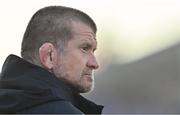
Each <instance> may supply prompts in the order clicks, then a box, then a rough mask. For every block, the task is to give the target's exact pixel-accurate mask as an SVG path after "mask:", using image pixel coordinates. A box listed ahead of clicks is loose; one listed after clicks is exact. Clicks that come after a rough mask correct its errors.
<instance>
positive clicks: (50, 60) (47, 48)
mask: <svg viewBox="0 0 180 115" xmlns="http://www.w3.org/2000/svg"><path fill="white" fill-rule="evenodd" d="M56 53H57V52H56V48H55V47H54V45H53V44H52V43H48V42H47V43H44V44H43V45H42V46H41V47H40V48H39V60H40V62H41V64H42V66H43V67H44V68H46V69H48V70H49V71H50V70H51V69H52V68H53V66H54V64H55V63H54V62H55V61H56V59H57V58H56V56H57V54H56Z"/></svg>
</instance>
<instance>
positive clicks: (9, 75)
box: [0, 55, 103, 114]
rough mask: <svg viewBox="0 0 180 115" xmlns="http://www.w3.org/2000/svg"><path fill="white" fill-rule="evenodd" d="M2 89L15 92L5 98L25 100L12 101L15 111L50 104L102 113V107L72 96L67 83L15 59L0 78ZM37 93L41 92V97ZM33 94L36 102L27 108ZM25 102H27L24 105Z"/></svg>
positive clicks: (0, 87) (7, 63)
mask: <svg viewBox="0 0 180 115" xmlns="http://www.w3.org/2000/svg"><path fill="white" fill-rule="evenodd" d="M26 81H27V82H26ZM2 89H14V90H13V91H10V92H4V93H5V94H9V93H14V94H17V95H20V94H21V95H23V96H24V97H23V96H22V98H23V99H22V101H17V100H14V101H15V102H14V103H16V104H18V105H19V106H18V108H16V109H17V110H20V109H24V108H25V107H26V106H27V107H29V106H32V105H34V104H37V103H44V102H47V101H52V100H67V101H70V102H71V103H72V104H73V105H74V106H76V107H77V108H79V109H80V110H81V111H82V112H84V113H89V114H90V113H101V111H102V109H103V106H99V105H96V104H95V103H93V102H91V101H89V100H87V99H85V98H84V97H82V96H81V95H79V94H77V93H75V92H73V90H72V89H71V88H70V87H68V85H66V83H64V82H63V81H62V80H59V79H58V78H57V77H56V76H54V75H53V74H52V73H50V72H48V71H47V70H45V69H43V68H41V67H39V66H36V65H34V64H31V63H29V62H27V61H25V60H24V59H22V58H20V57H18V56H15V55H10V56H8V57H7V59H6V61H5V63H4V65H3V68H2V72H1V76H0V90H2ZM15 92H16V93H15ZM17 92H21V93H17ZM27 92H28V93H27ZM38 92H41V94H40V93H38ZM4 93H0V100H1V99H2V100H4V99H3V98H2V95H4ZM25 94H27V95H25ZM34 94H35V96H36V98H37V99H36V101H34V102H30V103H29V105H28V104H27V103H28V102H27V101H28V100H32V99H31V98H34V97H33V96H34ZM13 96H16V95H13ZM42 96H43V97H42ZM29 97H31V98H29ZM37 100H38V101H37ZM24 102H26V104H25V103H24ZM22 103H24V105H23V104H22ZM16 107H17V106H16ZM11 108H13V107H11ZM8 109H9V108H8ZM0 110H1V105H0ZM14 111H16V110H14Z"/></svg>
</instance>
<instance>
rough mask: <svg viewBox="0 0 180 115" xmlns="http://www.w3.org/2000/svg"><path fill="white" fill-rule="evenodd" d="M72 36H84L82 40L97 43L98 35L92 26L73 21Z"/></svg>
mask: <svg viewBox="0 0 180 115" xmlns="http://www.w3.org/2000/svg"><path fill="white" fill-rule="evenodd" d="M71 24H72V34H73V35H74V36H82V38H88V39H90V40H95V41H96V33H95V32H94V31H93V30H92V28H91V27H90V26H88V25H87V24H85V23H83V22H80V21H72V23H71Z"/></svg>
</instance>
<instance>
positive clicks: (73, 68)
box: [64, 53, 86, 78]
mask: <svg viewBox="0 0 180 115" xmlns="http://www.w3.org/2000/svg"><path fill="white" fill-rule="evenodd" d="M77 54H78V53H74V55H73V54H72V55H69V56H67V58H66V59H65V63H64V65H65V68H64V69H65V70H66V72H67V74H69V77H75V78H78V77H80V75H81V73H82V71H83V69H84V68H85V67H86V58H84V57H83V56H82V55H77Z"/></svg>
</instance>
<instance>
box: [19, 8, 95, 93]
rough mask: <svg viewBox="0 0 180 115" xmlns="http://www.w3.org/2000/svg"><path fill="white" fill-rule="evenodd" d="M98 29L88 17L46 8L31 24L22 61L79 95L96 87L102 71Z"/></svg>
mask: <svg viewBox="0 0 180 115" xmlns="http://www.w3.org/2000/svg"><path fill="white" fill-rule="evenodd" d="M96 47H97V42H96V25H95V23H94V22H93V20H92V19H91V18H90V17H89V16H88V15H86V14H85V13H83V12H81V11H79V10H76V9H72V8H68V7H62V6H50V7H45V8H43V9H40V10H39V11H37V12H36V13H35V14H34V15H33V17H32V19H31V20H30V22H29V24H28V26H27V29H26V32H25V34H24V37H23V41H22V48H21V55H22V57H23V58H24V59H25V60H27V61H29V62H31V63H33V64H36V65H39V66H42V67H43V68H45V69H47V70H48V71H50V72H52V73H53V74H55V75H56V76H57V77H58V78H59V79H63V80H64V81H66V83H68V84H69V85H70V86H71V87H73V88H74V89H75V90H76V91H77V92H79V93H83V92H88V91H90V90H91V89H92V87H93V83H94V82H93V80H94V78H93V73H92V72H93V70H94V69H97V68H98V64H97V61H96V58H95V56H94V51H95V50H96Z"/></svg>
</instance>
